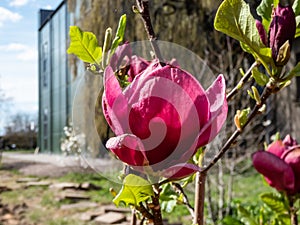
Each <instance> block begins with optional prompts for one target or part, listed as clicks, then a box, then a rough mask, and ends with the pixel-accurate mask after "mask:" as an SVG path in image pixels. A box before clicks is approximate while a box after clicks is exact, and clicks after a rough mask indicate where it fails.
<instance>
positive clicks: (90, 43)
mask: <svg viewBox="0 0 300 225" xmlns="http://www.w3.org/2000/svg"><path fill="white" fill-rule="evenodd" d="M70 41H71V42H70V46H69V49H68V54H74V55H76V56H77V57H78V58H79V59H81V60H82V61H84V62H87V63H93V64H98V65H99V63H100V61H101V58H102V48H101V47H99V46H98V41H97V38H96V36H95V35H94V34H93V33H91V32H83V31H81V30H80V28H79V27H77V26H70Z"/></svg>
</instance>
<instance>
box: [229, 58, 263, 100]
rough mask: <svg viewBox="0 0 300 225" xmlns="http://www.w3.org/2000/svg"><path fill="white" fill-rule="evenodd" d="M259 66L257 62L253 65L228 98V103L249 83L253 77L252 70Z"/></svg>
mask: <svg viewBox="0 0 300 225" xmlns="http://www.w3.org/2000/svg"><path fill="white" fill-rule="evenodd" d="M258 65H259V64H258V63H257V62H256V61H255V62H254V63H253V64H252V65H251V67H250V68H249V69H248V70H247V72H246V73H245V74H244V76H243V77H242V79H241V80H240V81H239V83H238V84H237V85H236V86H235V87H234V88H233V89H232V90H231V91H230V92H229V94H228V95H227V96H226V99H227V101H230V100H231V99H232V98H233V97H234V96H235V95H236V94H237V93H238V90H240V89H241V88H242V87H243V86H244V85H245V83H247V81H248V80H249V79H250V77H251V75H252V73H251V72H252V70H253V69H254V68H255V67H257V66H258Z"/></svg>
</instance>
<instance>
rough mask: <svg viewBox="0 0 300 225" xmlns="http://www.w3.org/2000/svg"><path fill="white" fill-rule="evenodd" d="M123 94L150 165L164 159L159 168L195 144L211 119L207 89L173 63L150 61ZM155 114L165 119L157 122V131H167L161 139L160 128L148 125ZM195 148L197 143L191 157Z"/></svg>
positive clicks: (132, 126)
mask: <svg viewBox="0 0 300 225" xmlns="http://www.w3.org/2000/svg"><path fill="white" fill-rule="evenodd" d="M149 68H151V70H150V71H149ZM124 95H125V97H126V98H127V101H128V105H129V106H130V107H131V112H130V117H129V124H130V128H131V131H132V133H133V134H135V135H136V136H138V137H139V138H141V139H142V141H143V143H144V146H145V149H146V150H147V151H146V154H147V158H148V159H149V162H150V165H153V164H157V163H160V162H161V164H160V165H156V168H155V169H157V170H160V169H162V168H165V167H166V166H170V165H174V164H169V163H170V162H173V161H175V162H176V160H177V159H179V158H181V155H182V154H184V153H185V152H186V149H189V148H190V146H192V145H193V143H194V141H195V139H196V138H197V137H198V134H199V131H200V129H201V126H205V124H206V123H207V121H208V119H209V103H208V99H207V97H206V93H205V91H204V89H203V88H202V87H201V85H200V84H199V82H198V81H197V80H196V79H195V78H194V77H193V76H192V75H190V74H188V73H187V72H185V71H183V70H181V69H180V68H177V67H173V66H171V65H166V66H164V67H161V66H160V65H159V64H152V65H150V66H149V67H148V68H147V69H146V70H145V71H144V72H143V73H142V74H140V75H138V76H137V77H136V78H135V79H134V80H133V82H132V83H131V84H130V85H129V86H128V87H127V88H126V89H125V91H124ZM155 118H159V119H160V121H162V122H164V123H161V122H159V123H156V125H157V126H156V125H155V126H154V127H157V130H158V131H159V130H161V131H166V135H165V138H164V139H163V140H162V141H161V139H158V138H156V136H155V133H157V132H152V133H151V132H150V129H149V125H150V124H151V122H152V121H156V120H153V119H155ZM163 124H164V126H163ZM158 125H159V126H160V127H161V129H158V128H159V126H158ZM149 140H151V141H149ZM146 142H147V143H150V144H151V147H149V144H146ZM154 145H155V146H154ZM162 149H163V151H162ZM175 149H176V150H175ZM195 149H196V145H195V146H194V148H193V151H192V152H191V153H190V156H189V158H190V157H191V156H192V155H193V153H194V152H195ZM171 154H172V155H171Z"/></svg>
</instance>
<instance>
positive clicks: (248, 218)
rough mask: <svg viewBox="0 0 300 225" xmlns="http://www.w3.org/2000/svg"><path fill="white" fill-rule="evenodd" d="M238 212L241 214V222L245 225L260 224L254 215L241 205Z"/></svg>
mask: <svg viewBox="0 0 300 225" xmlns="http://www.w3.org/2000/svg"><path fill="white" fill-rule="evenodd" d="M238 212H239V215H240V218H241V221H242V222H243V223H244V224H245V225H258V223H257V222H256V221H255V219H254V218H253V216H252V214H251V213H250V212H249V211H248V210H247V209H246V208H244V207H243V206H241V205H239V206H238Z"/></svg>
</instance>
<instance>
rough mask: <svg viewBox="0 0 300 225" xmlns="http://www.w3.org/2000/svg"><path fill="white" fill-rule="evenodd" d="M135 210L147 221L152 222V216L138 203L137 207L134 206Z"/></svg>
mask: <svg viewBox="0 0 300 225" xmlns="http://www.w3.org/2000/svg"><path fill="white" fill-rule="evenodd" d="M135 209H136V210H138V211H139V212H140V213H141V214H142V216H143V217H145V218H147V219H148V220H150V221H152V220H153V219H154V216H153V215H152V214H151V213H150V212H149V211H148V210H147V209H146V208H145V206H144V205H143V204H142V203H140V205H139V206H135Z"/></svg>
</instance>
